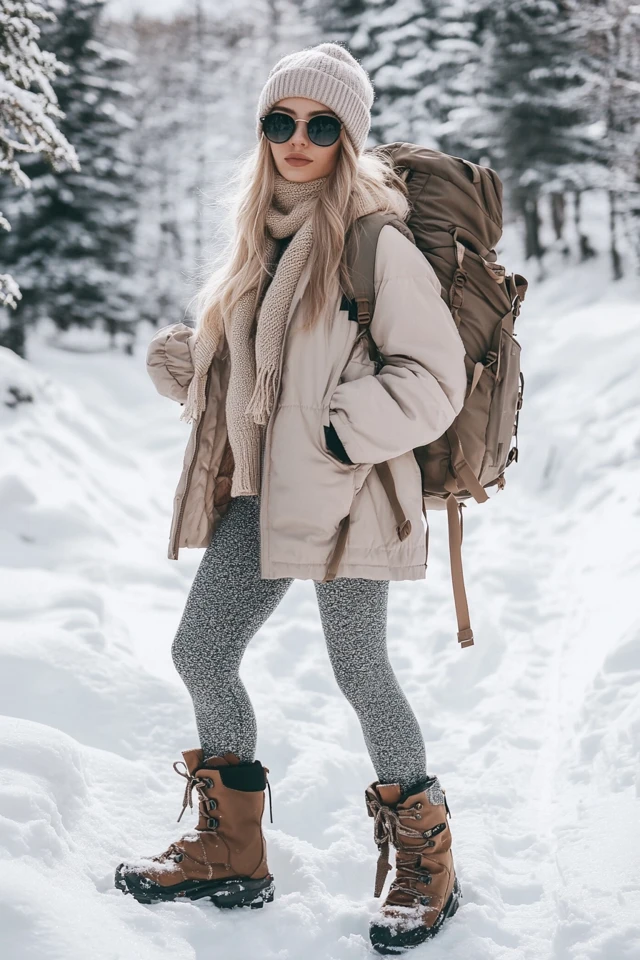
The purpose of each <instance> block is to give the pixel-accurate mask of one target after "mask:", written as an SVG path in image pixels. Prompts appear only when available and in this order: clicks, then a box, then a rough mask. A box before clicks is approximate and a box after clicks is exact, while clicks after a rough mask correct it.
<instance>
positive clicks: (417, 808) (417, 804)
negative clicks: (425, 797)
mask: <svg viewBox="0 0 640 960" xmlns="http://www.w3.org/2000/svg"><path fill="white" fill-rule="evenodd" d="M415 808H416V810H422V803H421V802H420V800H418V802H417V803H416V804H415Z"/></svg>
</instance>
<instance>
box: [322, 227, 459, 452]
mask: <svg viewBox="0 0 640 960" xmlns="http://www.w3.org/2000/svg"><path fill="white" fill-rule="evenodd" d="M389 231H391V233H389ZM376 278H377V279H376V287H377V294H376V305H375V309H374V313H373V317H372V319H371V328H370V329H371V335H372V337H373V339H374V340H375V342H376V344H377V345H378V348H379V350H380V352H381V353H382V355H383V357H384V365H383V366H382V367H381V369H380V370H379V372H378V373H377V374H371V375H368V376H364V377H359V378H357V379H354V380H349V381H346V382H344V383H339V384H338V386H337V387H336V389H335V391H334V393H333V395H332V397H331V400H330V403H329V421H330V423H331V424H332V425H333V427H335V430H336V432H337V434H338V436H339V437H340V440H341V441H342V444H343V445H344V448H345V450H346V452H347V455H348V456H349V458H350V459H351V460H352V461H353V462H354V463H381V462H382V461H384V460H390V459H392V458H393V457H398V456H400V455H401V454H403V453H406V452H407V451H409V450H412V449H413V448H414V447H418V446H422V445H423V444H426V443H430V442H431V441H432V440H435V439H437V438H438V437H440V436H441V435H442V434H443V433H444V432H445V430H446V429H447V427H449V426H450V425H451V423H452V422H453V421H454V420H455V418H456V416H457V415H458V413H459V411H460V410H461V409H462V406H463V403H464V398H465V394H466V390H467V374H466V369H465V364H464V357H465V348H464V344H463V342H462V339H461V337H460V334H459V333H458V330H457V327H456V325H455V322H454V320H453V317H452V316H451V313H450V311H449V308H448V307H447V305H446V303H445V302H444V301H443V299H442V297H441V295H440V282H439V280H438V277H437V275H436V272H435V270H434V269H433V267H432V266H431V264H430V263H429V261H428V260H427V259H426V258H425V257H424V255H423V254H422V253H421V252H420V250H418V248H417V247H416V246H415V245H414V244H412V243H411V241H410V240H408V239H407V237H405V236H403V235H402V234H401V233H400V232H399V231H398V230H396V229H395V228H394V227H392V226H391V225H389V224H387V225H385V226H384V227H383V228H382V230H381V231H380V237H379V240H378V250H377V254H376Z"/></svg>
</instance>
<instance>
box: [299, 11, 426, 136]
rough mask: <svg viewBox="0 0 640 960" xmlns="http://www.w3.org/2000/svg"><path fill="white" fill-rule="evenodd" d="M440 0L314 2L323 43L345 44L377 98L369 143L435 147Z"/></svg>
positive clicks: (373, 109) (315, 14) (374, 104)
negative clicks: (358, 62)
mask: <svg viewBox="0 0 640 960" xmlns="http://www.w3.org/2000/svg"><path fill="white" fill-rule="evenodd" d="M441 2H442V0H394V2H393V3H388V2H386V0H342V2H340V0H339V2H337V3H331V4H327V5H325V4H323V2H322V0H312V2H311V3H310V6H309V9H310V11H311V12H312V13H313V14H314V16H315V17H316V20H317V22H318V24H319V27H320V29H321V30H322V33H323V39H325V40H334V41H345V45H346V46H347V48H348V50H349V51H350V53H352V54H353V55H354V57H356V58H357V59H358V60H359V61H360V62H361V64H362V66H363V67H364V68H365V70H366V71H367V72H368V74H369V76H370V77H371V81H372V83H373V85H374V88H375V92H376V98H375V100H374V103H373V108H372V111H371V113H372V122H371V138H372V139H373V140H374V141H375V142H376V143H385V142H390V141H394V140H409V141H413V142H415V143H422V144H424V145H425V146H431V147H436V146H437V139H436V136H435V129H436V126H437V122H438V109H439V107H438V94H439V79H438V72H439V67H440V54H439V52H438V42H439V40H440V38H441V31H440V6H441Z"/></svg>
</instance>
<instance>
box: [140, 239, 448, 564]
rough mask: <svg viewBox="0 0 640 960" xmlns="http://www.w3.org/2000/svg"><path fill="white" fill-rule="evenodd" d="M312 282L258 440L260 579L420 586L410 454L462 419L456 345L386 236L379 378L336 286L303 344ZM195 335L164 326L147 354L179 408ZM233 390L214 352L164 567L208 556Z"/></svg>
mask: <svg viewBox="0 0 640 960" xmlns="http://www.w3.org/2000/svg"><path fill="white" fill-rule="evenodd" d="M308 281H309V264H307V266H306V267H305V269H304V270H303V272H302V275H301V277H300V280H299V282H298V285H297V288H296V291H295V294H294V297H293V300H292V302H291V306H290V309H289V314H288V319H287V328H286V331H285V336H284V340H283V347H282V353H281V357H280V373H279V381H278V388H277V395H276V396H277V399H276V403H275V405H274V408H273V411H272V413H271V416H270V418H269V421H268V423H267V424H266V427H265V432H264V442H263V471H262V481H261V490H260V541H261V542H260V569H261V576H262V578H263V579H274V578H276V577H295V578H297V579H314V580H324V579H325V578H326V577H327V575H328V571H329V569H330V568H331V567H333V569H332V571H331V573H330V574H329V578H332V577H333V576H340V577H366V578H368V579H372V580H381V579H385V580H418V579H422V578H424V576H425V570H426V546H425V537H424V530H425V527H424V523H423V511H422V484H421V476H420V468H419V466H418V463H417V461H416V459H415V456H414V454H413V448H414V447H417V446H420V445H422V444H426V443H429V442H430V441H431V440H433V439H435V438H436V437H439V436H440V435H441V434H442V433H444V431H445V430H446V429H447V427H448V426H449V425H450V424H451V423H452V422H453V420H454V419H455V417H456V415H457V414H458V412H459V411H460V410H461V408H462V405H463V402H464V397H465V392H466V389H467V375H466V371H465V365H464V355H465V350H464V345H463V343H462V340H461V338H460V335H459V334H458V331H457V329H456V326H455V323H454V321H453V319H452V317H451V314H450V312H449V309H448V307H447V305H446V304H445V303H444V301H443V300H442V298H441V295H440V284H439V281H438V279H437V277H436V274H435V271H434V270H433V268H432V267H431V265H430V264H429V262H428V261H427V260H426V259H425V257H424V256H423V255H422V253H420V251H419V250H418V249H417V247H416V246H415V245H414V244H412V243H411V241H410V240H409V239H408V238H407V237H405V236H403V234H402V233H400V231H399V230H397V229H396V228H395V227H393V226H392V225H390V224H387V225H385V226H384V227H383V228H382V230H381V232H380V238H379V242H378V248H377V253H376V262H375V289H376V301H375V310H374V313H373V316H372V320H371V334H372V337H373V339H374V341H375V343H376V344H377V345H378V348H379V350H380V352H381V353H382V355H383V357H384V365H383V366H382V367H381V368H380V369H379V370H378V372H377V373H376V368H375V364H374V362H373V360H370V359H369V355H368V349H367V344H366V338H359V339H358V340H356V336H357V333H358V325H357V323H355V322H353V321H351V320H350V319H349V314H348V312H347V311H346V310H344V309H341V304H342V295H341V291H340V289H339V286H338V281H337V279H336V281H335V291H334V292H335V296H332V297H331V299H330V301H329V303H330V305H329V308H328V309H327V311H326V314H325V315H324V316H323V317H321V318H320V319H319V321H318V322H317V323H316V324H315V326H314V327H313V328H312V329H311V330H310V331H305V330H303V329H302V327H303V323H304V319H305V318H304V305H303V304H301V302H300V301H301V298H302V294H303V292H304V290H305V287H306V285H307V283H308ZM194 335H195V334H194V329H193V328H192V327H190V326H188V325H186V324H184V323H175V324H169V325H168V326H165V327H162V328H161V329H159V330H158V331H157V332H156V334H155V335H154V337H153V339H152V341H151V343H150V345H149V349H148V353H147V368H148V371H149V374H150V376H151V378H152V380H153V382H154V384H155V386H156V388H157V389H158V391H159V392H160V393H161V394H163V395H164V396H167V397H171V398H173V399H174V400H176V401H178V402H179V403H184V402H185V400H186V397H187V389H188V386H189V382H190V380H191V378H192V376H193V360H192V344H193V338H194ZM228 379H229V354H228V346H227V344H226V341H225V340H224V339H223V341H222V342H221V344H220V345H219V348H218V352H217V353H216V356H215V357H214V360H213V363H212V364H211V368H210V370H209V374H208V377H207V387H206V408H205V411H204V413H203V414H202V416H201V417H200V419H199V420H198V421H196V422H194V423H193V424H192V425H191V435H190V437H189V440H188V443H187V447H186V451H185V456H184V463H183V469H182V474H181V476H180V480H179V482H178V487H177V490H176V494H175V499H174V504H173V517H172V521H171V530H170V538H169V550H168V556H169V558H170V559H178V555H179V549H180V547H206V546H207V545H208V544H209V542H210V540H211V537H212V536H215V531H216V528H217V526H218V523H219V522H220V520H221V518H222V516H223V515H224V513H225V511H226V509H227V508H228V506H229V503H230V488H231V477H232V475H233V456H232V453H231V448H230V445H229V442H228V438H227V430H226V418H225V397H226V388H227V384H228ZM325 428H329V430H327V429H325ZM331 428H333V429H331ZM332 435H333V437H334V439H333V441H332V440H331V436H332ZM336 435H337V438H339V441H340V443H341V445H342V446H340V444H336V442H335V436H336ZM342 451H344V454H343V453H342ZM345 454H346V455H345ZM347 461H351V462H350V463H349V462H347ZM385 461H388V468H389V471H388V472H389V473H390V475H391V478H392V480H393V485H394V487H395V495H396V498H397V502H399V504H400V506H401V510H402V512H403V514H404V518H405V519H406V520H408V521H409V523H405V524H404V525H403V531H404V532H403V538H402V539H401V536H400V535H399V525H398V516H397V514H398V509H397V504H396V509H395V510H394V509H393V507H392V503H391V501H390V499H389V496H388V494H387V492H386V491H385V486H384V485H383V481H382V479H381V476H380V474H379V472H378V469H379V468H376V469H374V465H376V464H381V463H383V462H385ZM347 518H348V520H347ZM345 521H347V522H346V523H345ZM407 531H410V532H409V533H408V535H406V534H407ZM340 539H341V540H342V542H341V543H339V540H340ZM338 548H339V549H338ZM338 556H339V563H337V566H336V563H335V560H336V557H338ZM332 560H333V564H332Z"/></svg>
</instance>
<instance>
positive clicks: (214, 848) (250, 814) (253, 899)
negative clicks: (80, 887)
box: [115, 750, 274, 907]
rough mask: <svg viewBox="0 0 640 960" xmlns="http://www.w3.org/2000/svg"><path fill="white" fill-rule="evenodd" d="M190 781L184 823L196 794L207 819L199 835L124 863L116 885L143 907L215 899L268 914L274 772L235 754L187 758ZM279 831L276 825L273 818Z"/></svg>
mask: <svg viewBox="0 0 640 960" xmlns="http://www.w3.org/2000/svg"><path fill="white" fill-rule="evenodd" d="M182 756H183V757H184V764H183V766H184V768H185V770H184V772H183V771H182V770H180V769H178V764H180V763H182V761H177V762H176V763H174V765H173V768H174V770H175V771H176V773H179V774H180V776H181V777H184V778H185V779H186V781H187V783H186V786H185V791H184V802H183V805H182V811H181V813H180V816H179V817H178V820H180V819H181V818H182V814H183V813H184V811H185V810H186V808H187V804H188V805H189V807H193V798H192V793H193V790H194V789H195V791H196V793H197V795H198V798H199V804H198V808H199V814H200V816H199V819H198V823H197V825H196V827H195V830H194V832H193V833H188V834H185V836H183V837H181V838H180V839H179V840H177V841H176V842H175V843H172V844H170V845H169V847H168V848H167V849H166V850H165V851H164V853H161V854H158V855H157V856H154V857H144V858H141V859H139V860H137V861H135V862H125V863H121V864H120V865H119V866H118V867H117V869H116V874H115V885H116V887H117V888H118V890H122V892H123V893H131V894H133V896H134V897H135V898H136V900H138V901H139V902H140V903H158V902H160V901H163V900H176V899H178V898H185V899H188V900H199V899H201V898H202V897H210V898H211V900H213V902H214V903H215V904H216V905H217V906H218V907H237V906H247V905H249V906H251V907H262V906H263V904H264V902H265V901H267V902H271V901H272V900H273V895H274V883H273V877H272V875H271V873H270V872H269V868H268V866H267V852H266V842H265V839H264V836H263V833H262V814H263V812H264V804H265V794H264V791H265V787H269V812H270V813H271V787H270V785H269V781H268V779H267V776H266V775H267V773H268V772H269V768H268V767H263V766H262V764H261V763H260V761H259V760H255V761H254V762H253V763H241V762H240V759H239V758H238V757H237V756H236V755H235V754H234V753H225V754H224V756H220V757H218V756H216V757H209V759H208V760H204V758H203V754H202V750H185V751H183V753H182ZM271 822H272V823H273V817H271Z"/></svg>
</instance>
